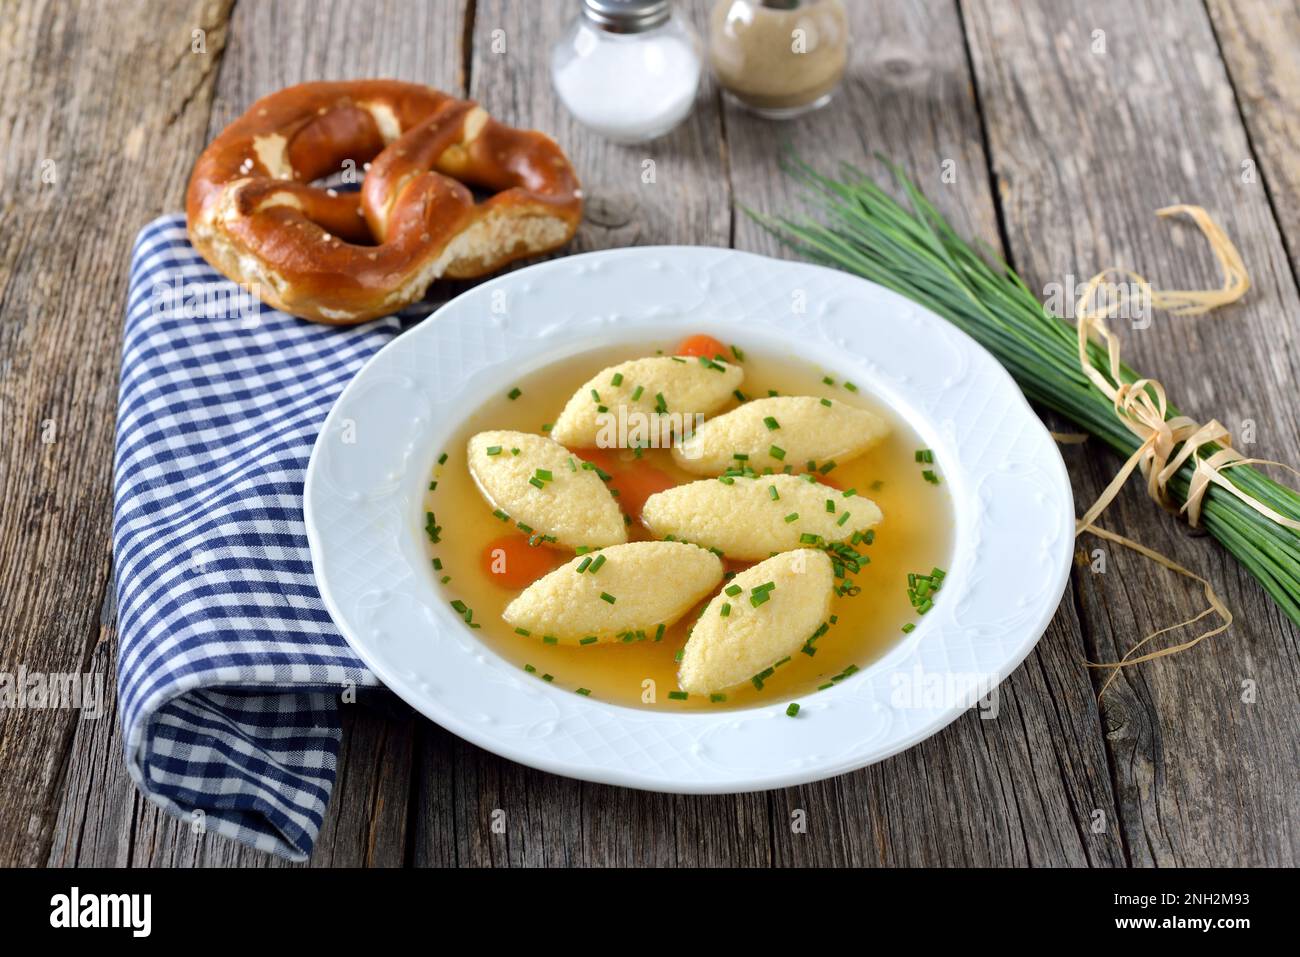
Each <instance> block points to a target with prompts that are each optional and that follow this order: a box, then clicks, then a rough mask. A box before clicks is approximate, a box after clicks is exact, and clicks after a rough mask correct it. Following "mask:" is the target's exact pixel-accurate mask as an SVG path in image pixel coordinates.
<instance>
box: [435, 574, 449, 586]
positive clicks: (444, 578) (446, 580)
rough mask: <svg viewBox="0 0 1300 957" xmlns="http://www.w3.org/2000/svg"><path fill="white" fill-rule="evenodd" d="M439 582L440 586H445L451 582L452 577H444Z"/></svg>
mask: <svg viewBox="0 0 1300 957" xmlns="http://www.w3.org/2000/svg"><path fill="white" fill-rule="evenodd" d="M438 581H439V583H440V584H443V585H445V584H447V582H449V581H451V576H450V575H443V576H442V577H441V578H439V579H438Z"/></svg>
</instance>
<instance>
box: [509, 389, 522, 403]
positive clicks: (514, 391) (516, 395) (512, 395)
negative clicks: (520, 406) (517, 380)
mask: <svg viewBox="0 0 1300 957" xmlns="http://www.w3.org/2000/svg"><path fill="white" fill-rule="evenodd" d="M521 395H523V393H522V392H520V391H519V390H518V389H517V388H516V389H511V390H510V391H509V392H507V393H506V398H507V399H509V400H510V401H511V402H513V401H514V400H515V399H517V398H519V397H520V396H521Z"/></svg>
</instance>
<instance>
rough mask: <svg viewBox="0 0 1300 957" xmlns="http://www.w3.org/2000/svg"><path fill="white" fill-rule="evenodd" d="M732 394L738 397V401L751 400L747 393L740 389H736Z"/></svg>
mask: <svg viewBox="0 0 1300 957" xmlns="http://www.w3.org/2000/svg"><path fill="white" fill-rule="evenodd" d="M731 394H732V395H734V396H735V397H736V401H737V402H748V401H749V400H748V399H746V398H745V393H743V392H741V391H740V390H739V389H736V390H735V391H733V392H732V393H731Z"/></svg>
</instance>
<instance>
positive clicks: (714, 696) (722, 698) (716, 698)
mask: <svg viewBox="0 0 1300 957" xmlns="http://www.w3.org/2000/svg"><path fill="white" fill-rule="evenodd" d="M709 700H710V701H712V702H713V703H714V704H718V703H719V702H722V701H726V700H727V696H726V695H725V694H719V693H718V692H716V691H715V692H714V693H713V694H711V695H709Z"/></svg>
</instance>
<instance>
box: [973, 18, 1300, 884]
mask: <svg viewBox="0 0 1300 957" xmlns="http://www.w3.org/2000/svg"><path fill="white" fill-rule="evenodd" d="M963 10H964V12H965V20H966V25H967V39H968V42H969V46H970V49H971V53H972V58H973V62H974V65H975V70H976V75H977V78H978V86H979V92H980V99H981V103H982V107H983V113H984V116H985V118H986V121H987V130H986V131H987V135H988V142H989V147H990V152H991V159H992V165H993V169H994V171H995V173H996V177H997V188H998V193H999V195H1000V197H1001V198H1002V209H1003V217H1004V220H1005V223H1006V232H1007V235H1008V237H1009V242H1010V253H1011V256H1012V259H1013V261H1014V262H1015V264H1016V266H1017V268H1018V269H1019V271H1020V272H1021V274H1022V275H1023V276H1024V277H1025V279H1026V281H1027V282H1028V283H1029V285H1030V287H1031V288H1035V289H1045V288H1046V286H1047V284H1048V283H1051V282H1064V281H1065V278H1066V277H1068V276H1071V275H1073V276H1075V277H1076V278H1077V279H1078V280H1080V281H1082V280H1084V279H1086V278H1087V277H1088V276H1090V275H1091V274H1092V273H1093V272H1095V271H1096V270H1097V269H1099V268H1101V267H1103V266H1105V265H1109V264H1123V265H1126V266H1129V267H1132V268H1135V269H1137V270H1139V271H1140V272H1142V273H1143V274H1144V275H1146V276H1147V277H1148V278H1150V279H1152V280H1153V281H1154V282H1156V283H1157V284H1158V285H1162V286H1164V287H1166V288H1170V287H1173V288H1191V287H1196V286H1203V285H1207V284H1216V283H1217V282H1218V277H1217V273H1216V271H1215V265H1214V262H1213V259H1212V257H1211V255H1210V253H1209V251H1208V250H1207V249H1206V247H1205V244H1204V243H1203V242H1202V241H1201V240H1200V238H1199V236H1198V235H1197V234H1196V232H1195V230H1194V229H1193V228H1191V227H1188V226H1177V225H1170V224H1162V223H1159V222H1157V221H1156V220H1155V219H1154V218H1153V216H1152V211H1153V208H1154V207H1157V206H1163V205H1165V204H1167V203H1178V202H1188V203H1197V204H1200V205H1203V206H1205V207H1206V208H1207V209H1209V210H1210V211H1211V212H1212V213H1213V215H1214V216H1215V217H1216V218H1217V219H1218V221H1219V222H1220V223H1221V224H1222V225H1223V227H1224V228H1225V229H1226V230H1227V232H1228V234H1229V235H1230V236H1232V237H1233V238H1234V239H1235V241H1236V242H1237V244H1238V247H1239V248H1240V250H1241V253H1242V256H1243V258H1244V260H1245V262H1246V264H1247V266H1248V267H1249V269H1250V272H1251V275H1252V277H1253V280H1254V287H1253V288H1252V290H1251V292H1250V294H1249V296H1248V297H1247V299H1246V300H1245V301H1244V302H1243V303H1241V304H1239V305H1237V306H1235V307H1232V308H1230V309H1227V310H1225V311H1223V312H1222V313H1221V314H1218V315H1211V316H1204V317H1197V318H1184V319H1173V318H1170V317H1168V316H1163V315H1162V316H1159V317H1157V318H1156V319H1155V321H1154V322H1153V323H1152V324H1151V326H1150V327H1149V328H1147V329H1144V330H1130V329H1125V330H1124V333H1125V343H1124V346H1125V356H1126V358H1128V360H1129V361H1130V362H1131V364H1133V365H1134V366H1135V367H1136V368H1137V369H1139V370H1142V371H1144V372H1147V373H1149V374H1154V375H1157V376H1158V377H1159V378H1160V379H1161V380H1162V381H1163V382H1164V383H1165V385H1166V386H1167V388H1168V389H1169V394H1170V396H1171V399H1172V400H1173V401H1174V402H1175V403H1177V404H1178V405H1180V406H1181V407H1182V408H1183V409H1185V410H1187V411H1188V412H1189V413H1190V414H1193V415H1200V416H1204V417H1207V418H1208V417H1209V416H1216V417H1217V418H1219V419H1220V420H1221V421H1222V422H1224V423H1225V424H1227V425H1228V426H1229V427H1230V428H1231V429H1233V431H1234V432H1237V433H1238V435H1239V437H1240V438H1246V437H1247V436H1245V435H1242V430H1243V426H1244V425H1245V424H1246V423H1247V420H1249V421H1251V422H1253V423H1254V424H1255V426H1254V427H1255V432H1256V436H1255V437H1256V441H1255V443H1254V444H1245V445H1243V448H1245V449H1247V450H1248V453H1249V454H1251V455H1257V456H1261V457H1266V458H1276V459H1282V460H1285V461H1290V462H1297V461H1300V427H1298V426H1300V421H1298V420H1297V415H1298V413H1297V410H1296V408H1295V405H1294V403H1293V402H1292V401H1291V400H1292V396H1293V393H1294V388H1293V386H1294V383H1295V382H1296V381H1297V377H1298V376H1300V331H1297V329H1296V327H1295V324H1294V323H1289V322H1280V321H1278V317H1280V316H1294V315H1296V314H1297V312H1298V311H1300V298H1298V296H1297V291H1296V288H1295V283H1294V281H1293V279H1292V274H1291V270H1290V267H1289V264H1288V262H1287V257H1286V253H1285V250H1284V249H1283V245H1282V241H1281V237H1280V235H1279V231H1278V227H1277V223H1276V222H1275V221H1274V219H1273V215H1272V212H1271V210H1270V208H1269V203H1268V198H1267V197H1266V196H1265V194H1264V191H1263V190H1262V189H1260V187H1259V186H1258V185H1257V184H1249V183H1243V182H1242V180H1241V176H1240V172H1241V167H1240V164H1241V162H1242V160H1243V159H1245V158H1248V157H1250V156H1251V151H1250V145H1249V143H1248V142H1247V138H1246V134H1245V130H1244V129H1243V127H1242V124H1241V120H1240V116H1239V115H1238V111H1237V105H1236V103H1235V102H1234V99H1233V95H1232V90H1231V87H1230V84H1229V81H1228V77H1227V74H1226V72H1225V70H1224V66H1223V63H1222V61H1221V60H1220V59H1219V57H1218V54H1217V50H1216V46H1215V39H1214V35H1213V32H1212V30H1211V27H1210V22H1209V19H1208V17H1207V15H1206V12H1205V10H1204V8H1203V7H1202V6H1201V4H1200V3H1199V2H1194V0H1185V2H1159V3H1157V2H1154V0H1147V2H1141V3H1130V2H1120V0H1095V2H1091V3H1089V4H1087V5H1086V7H1084V6H1083V5H1072V6H1069V7H1063V6H1062V5H1060V4H1054V3H1050V2H1046V0H1040V2H1032V3H1023V4H1018V5H1017V6H1016V7H1015V8H1012V7H1009V6H1007V5H1005V4H1000V3H996V2H989V0H969V2H965V3H964V4H963ZM1099 31H1100V32H1099ZM1102 44H1104V47H1103V46H1102ZM1239 441H1240V439H1239ZM1066 459H1067V463H1068V464H1069V466H1070V468H1071V470H1072V472H1073V474H1074V477H1075V480H1076V482H1077V483H1078V484H1077V486H1076V497H1077V498H1078V500H1079V501H1080V503H1083V502H1087V501H1091V500H1092V498H1093V497H1095V495H1096V494H1097V492H1098V491H1099V490H1100V489H1101V488H1102V487H1103V486H1104V484H1105V482H1106V481H1107V480H1108V479H1109V478H1110V476H1111V475H1112V474H1113V472H1114V470H1115V469H1116V468H1117V466H1118V464H1119V463H1118V462H1117V460H1116V458H1115V456H1113V455H1110V454H1108V453H1105V452H1104V451H1102V450H1099V449H1096V448H1093V447H1091V446H1090V445H1088V446H1080V447H1077V448H1075V449H1071V450H1069V451H1068V452H1067V454H1066ZM1103 524H1105V525H1106V526H1109V527H1111V528H1114V529H1121V530H1123V531H1124V533H1125V534H1127V535H1130V536H1133V537H1135V538H1137V539H1139V540H1140V541H1143V542H1144V543H1146V544H1147V545H1149V546H1151V547H1154V548H1157V549H1159V550H1161V551H1163V552H1166V553H1167V554H1169V555H1170V556H1171V557H1173V558H1174V559H1175V560H1176V561H1179V562H1181V563H1183V564H1185V565H1187V566H1189V567H1191V568H1193V569H1197V570H1200V571H1201V572H1202V573H1203V574H1205V575H1206V576H1207V577H1208V578H1210V579H1211V580H1212V581H1214V582H1215V583H1216V586H1217V587H1219V589H1220V593H1221V594H1222V595H1223V596H1224V598H1225V599H1226V600H1227V602H1228V604H1229V605H1230V606H1231V607H1232V608H1233V609H1234V610H1235V612H1236V614H1237V623H1236V624H1235V625H1234V626H1233V627H1232V629H1231V630H1230V631H1229V632H1228V633H1227V634H1225V635H1223V636H1221V637H1219V638H1217V639H1215V640H1214V641H1213V642H1212V643H1210V644H1207V645H1203V646H1201V647H1199V648H1197V649H1195V650H1194V651H1192V652H1189V653H1187V654H1184V655H1182V656H1180V657H1178V658H1174V659H1167V660H1164V661H1160V662H1156V663H1153V664H1151V665H1148V666H1144V667H1142V668H1140V669H1130V670H1128V671H1126V672H1125V673H1124V675H1123V676H1122V677H1121V678H1120V679H1119V680H1118V681H1117V682H1116V684H1115V686H1114V688H1113V689H1112V691H1111V692H1110V693H1108V695H1107V697H1106V699H1105V701H1104V708H1103V712H1102V717H1103V720H1104V726H1105V728H1106V733H1107V744H1108V747H1109V749H1110V754H1111V762H1110V763H1111V767H1112V771H1113V774H1114V776H1115V788H1116V794H1117V799H1118V801H1119V804H1120V813H1121V825H1122V828H1123V834H1124V841H1125V847H1126V849H1127V853H1128V855H1129V857H1130V859H1131V861H1132V862H1133V863H1134V864H1139V865H1160V866H1170V865H1174V866H1186V865H1252V864H1271V865H1284V864H1294V863H1295V861H1296V859H1297V857H1300V806H1297V804H1296V802H1295V800H1294V776H1295V770H1294V769H1295V767H1296V764H1297V759H1298V758H1300V733H1298V730H1297V727H1296V724H1295V701H1296V698H1297V694H1298V692H1300V687H1298V685H1297V675H1296V671H1295V667H1294V662H1295V656H1296V644H1297V641H1296V638H1297V633H1296V629H1295V628H1293V627H1292V626H1291V625H1290V624H1289V623H1287V622H1286V621H1285V620H1284V619H1283V618H1282V616H1281V615H1280V614H1279V613H1278V612H1277V610H1276V609H1275V608H1274V607H1273V606H1272V604H1271V603H1270V602H1269V601H1268V600H1267V598H1266V597H1265V595H1264V593H1263V591H1262V590H1261V589H1259V587H1258V586H1256V585H1255V584H1254V583H1253V582H1252V581H1251V580H1250V578H1249V576H1247V575H1246V574H1245V573H1244V572H1243V571H1241V570H1240V569H1239V568H1237V567H1236V566H1235V565H1234V563H1233V562H1232V561H1231V559H1230V558H1229V557H1228V556H1227V554H1226V553H1225V552H1224V551H1222V550H1221V549H1219V548H1218V547H1217V546H1215V545H1214V543H1213V542H1212V541H1211V540H1209V539H1207V538H1204V537H1196V536H1192V535H1189V534H1187V533H1186V531H1185V529H1184V528H1183V527H1181V526H1179V525H1178V524H1177V523H1175V522H1174V521H1172V520H1170V519H1168V518H1166V517H1165V516H1163V515H1162V514H1161V513H1159V512H1158V510H1157V509H1156V508H1155V507H1154V506H1153V505H1152V504H1151V503H1150V502H1148V501H1144V500H1143V497H1142V494H1141V493H1140V492H1139V491H1138V490H1136V489H1130V490H1128V491H1127V492H1126V494H1124V495H1123V496H1122V497H1121V498H1120V500H1119V502H1118V504H1117V506H1116V507H1115V508H1114V510H1113V511H1112V512H1111V513H1110V514H1109V515H1107V516H1106V518H1105V520H1104V523H1103ZM1082 544H1083V546H1084V547H1085V548H1087V549H1088V550H1089V551H1091V550H1093V549H1095V548H1098V547H1099V546H1100V545H1101V544H1104V543H1099V542H1097V541H1096V540H1085V541H1083V542H1082ZM1105 551H1106V553H1107V559H1108V565H1107V568H1108V571H1107V572H1106V574H1104V575H1102V574H1097V575H1094V574H1090V573H1088V572H1081V573H1079V574H1077V575H1076V576H1075V584H1076V593H1077V596H1078V600H1079V605H1080V609H1081V614H1082V617H1083V621H1084V624H1085V631H1086V634H1087V635H1088V638H1089V642H1088V647H1087V652H1088V654H1089V655H1090V656H1092V657H1099V658H1102V659H1106V660H1114V659H1115V658H1116V657H1118V655H1119V654H1121V653H1123V651H1124V650H1126V649H1127V648H1128V647H1130V646H1131V645H1132V644H1133V643H1134V642H1135V641H1137V640H1138V639H1139V638H1140V637H1141V636H1142V634H1143V633H1145V631H1146V630H1147V629H1148V628H1151V627H1157V626H1160V625H1165V624H1172V623H1174V622H1176V621H1179V620H1180V619H1182V618H1184V617H1186V616H1187V615H1189V614H1191V613H1193V612H1194V611H1196V610H1198V609H1199V608H1200V607H1201V604H1202V602H1201V599H1200V597H1199V594H1198V592H1197V591H1196V590H1195V589H1194V588H1193V587H1187V586H1185V585H1183V584H1180V583H1178V582H1177V581H1176V580H1171V579H1170V578H1168V577H1167V574H1166V573H1163V572H1160V571H1159V570H1158V569H1155V568H1154V567H1153V566H1151V565H1150V564H1148V563H1145V562H1143V561H1142V560H1141V559H1139V558H1137V557H1136V556H1131V555H1130V554H1129V553H1127V552H1124V551H1121V550H1116V549H1106V550H1105ZM1166 589H1171V590H1172V593H1173V596H1172V597H1167V596H1166V595H1165V590H1166ZM1248 683H1253V686H1254V687H1255V688H1256V689H1257V693H1258V697H1257V699H1256V700H1255V701H1254V703H1250V704H1247V703H1245V702H1244V701H1243V700H1242V699H1243V695H1245V694H1246V692H1245V690H1244V688H1245V687H1246V686H1247V684H1248Z"/></svg>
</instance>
